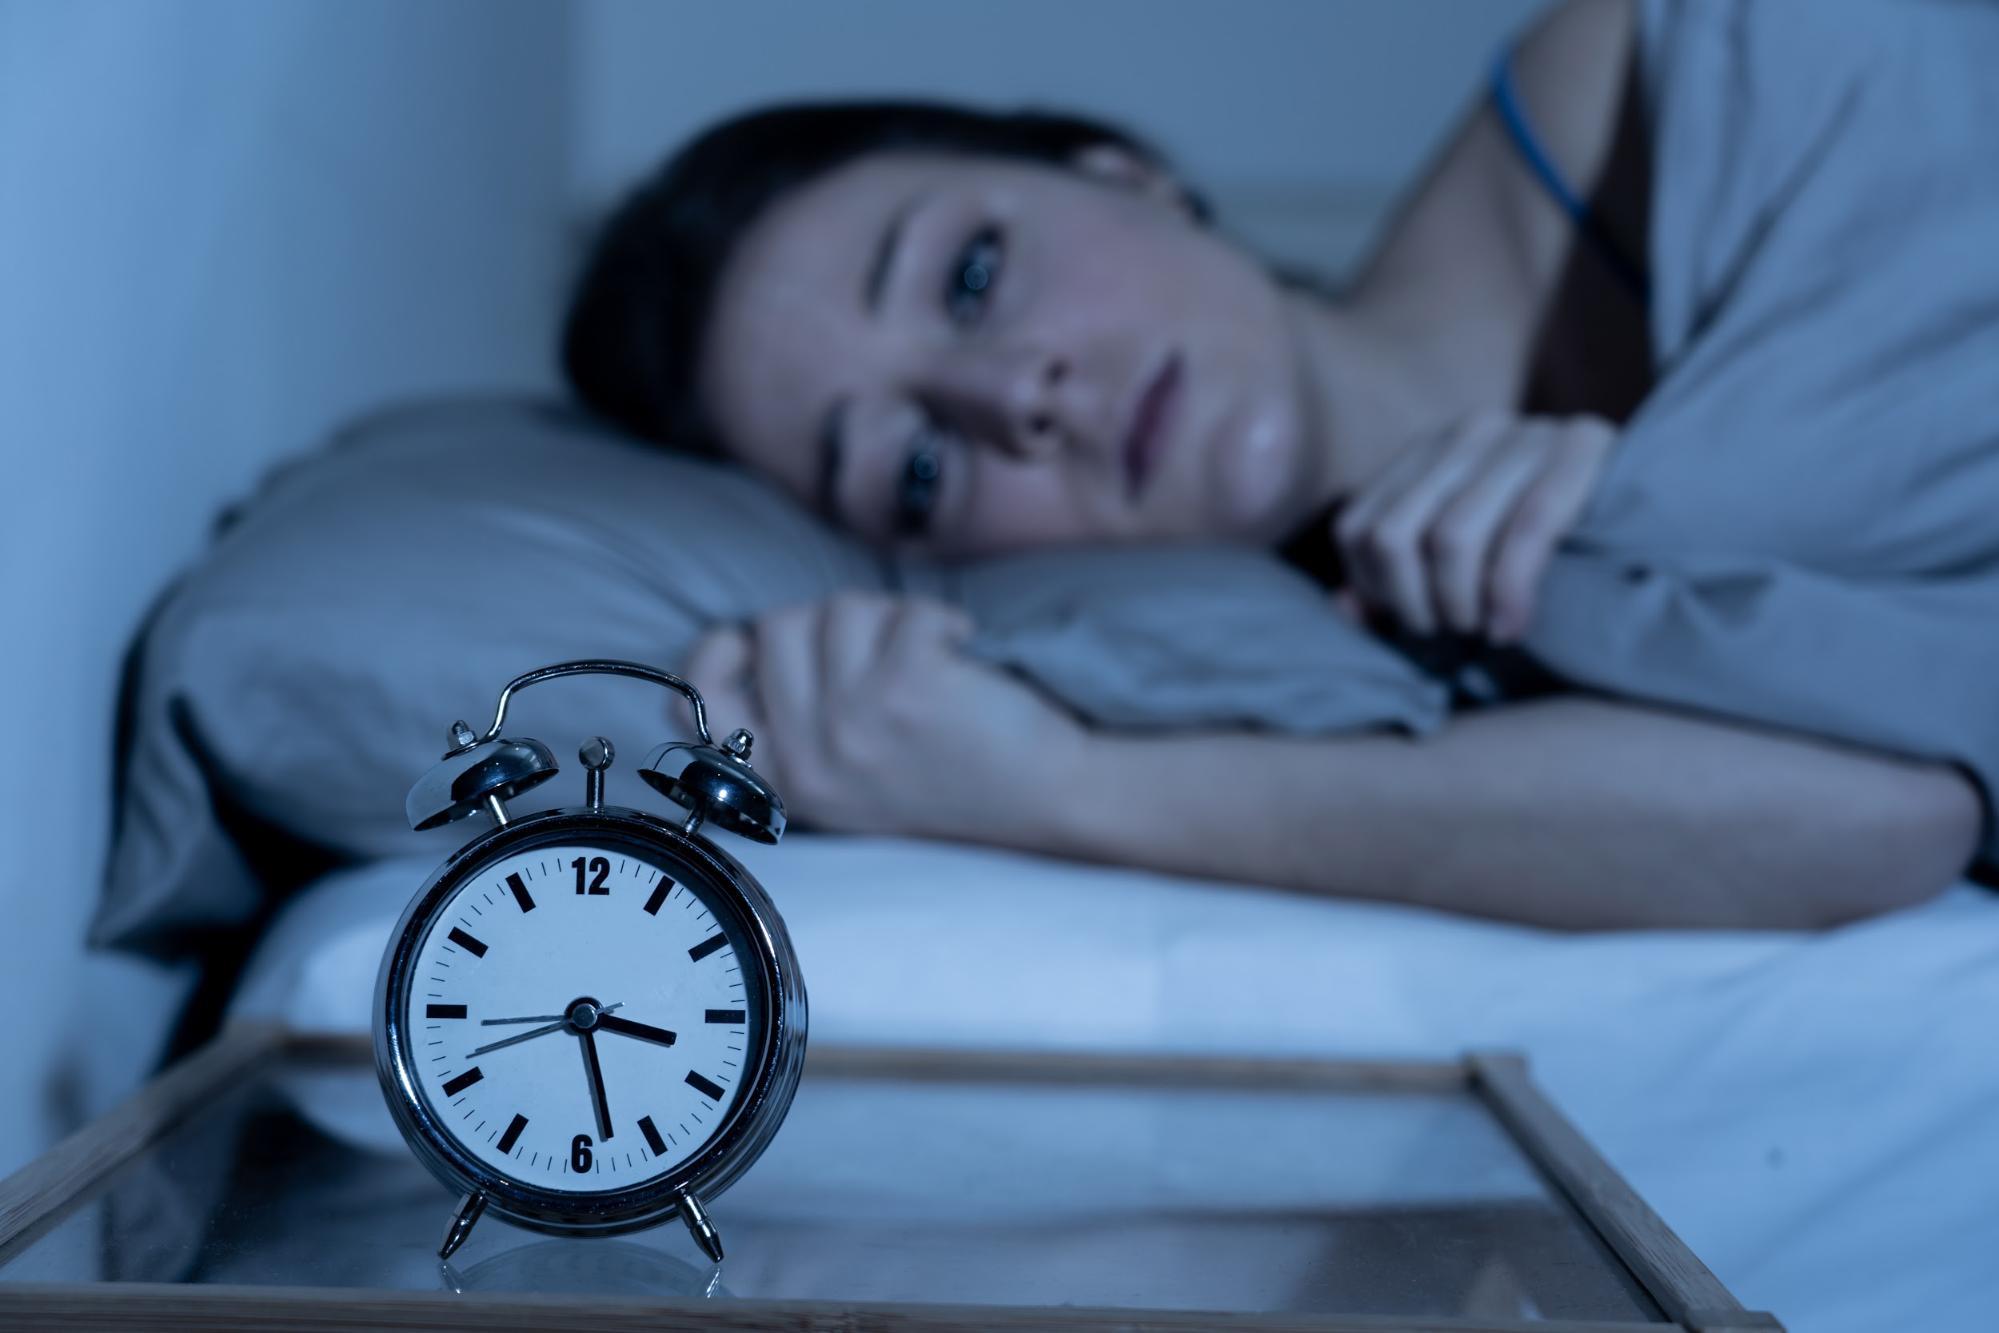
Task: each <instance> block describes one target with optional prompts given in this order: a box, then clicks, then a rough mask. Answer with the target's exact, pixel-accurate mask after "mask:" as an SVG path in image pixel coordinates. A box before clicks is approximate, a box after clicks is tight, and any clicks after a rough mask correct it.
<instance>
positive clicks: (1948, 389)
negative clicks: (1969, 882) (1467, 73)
mask: <svg viewBox="0 0 1999 1333" xmlns="http://www.w3.org/2000/svg"><path fill="white" fill-rule="evenodd" d="M1644 42H1645V66H1646V69H1647V71H1648V77H1649V81H1650V82H1649V87H1648V89H1647V94H1648V99H1649V104H1650V107H1651V111H1652V116H1651V119H1652V124H1653V126H1654V127H1655V136H1656V146H1655V153H1656V164H1657V166H1656V184H1655V201H1654V209H1655V211H1654V217H1653V225H1652V236H1653V240H1652V256H1651V258H1652V270H1653V285H1654V291H1653V302H1654V305H1653V311H1652V335H1653V339H1654V346H1655V350H1656V353H1657V356H1658V358H1659V361H1660V364H1661V365H1662V367H1663V376H1662V378H1661V381H1660V383H1659V385H1658V388H1657V390H1656V391H1655V392H1654V393H1653V394H1652V396H1651V397H1650V398H1649V399H1648V400H1647V401H1646V402H1645V404H1644V406H1643V408H1642V409H1641V410H1640V411H1639V413H1638V415H1637V416H1636V418H1635V419H1634V420H1633V421H1632V422H1631V423H1630V427H1629V429H1628V431H1627V432H1626V433H1625V435H1624V437H1623V438H1622V439H1621V440H1620V442H1619V444H1618V446H1617V449H1616V453H1615V455H1614V457H1613V459H1612V461H1611V463H1610V465H1609V467H1608V469H1607V472H1606V475H1605V477H1604V479H1603V484H1602V488H1601V490H1600V492H1599V493H1598V495H1597V496H1596V498H1595V501H1594V503H1593V504H1592V505H1591V507H1590V508H1589V510H1588V511H1587V513H1586V514H1585V516H1584V519H1583V522H1582V524H1581V527H1580V529H1579V531H1578V532H1577V533H1576V535H1575V538H1574V540H1573V541H1572V542H1570V543H1569V546H1568V549H1567V550H1566V551H1565V552H1564V554H1563V555H1562V556H1561V557H1560V558H1559V559H1558V560H1557V561H1556V562H1555V565H1554V567H1553V570H1552V573H1551V574H1550V576H1549V581H1548V584H1547V586H1546V588H1545V592H1544V596H1543V601H1542V610H1543V615H1542V618H1541V620H1540V623H1539V624H1538V625H1537V626H1536V628H1535V630H1534V632H1533V634H1532V636H1531V638H1530V642H1529V647H1530V648H1531V649H1532V651H1533V652H1534V653H1535V655H1536V656H1538V657H1539V658H1540V659H1541V660H1542V661H1544V662H1545V663H1547V664H1548V665H1549V666H1551V667H1553V668H1554V669H1556V670H1557V671H1559V672H1560V673H1561V674H1562V675H1564V676H1566V677H1568V678H1569V679H1571V680H1573V681H1576V682H1579V683H1583V684H1587V685H1591V686H1596V687H1600V688H1602V689H1605V690H1609V691H1612V692H1614V693H1617V694H1621V695H1628V696H1633V697H1637V698H1642V699H1647V700H1654V701H1659V702H1665V703H1670V704H1680V705H1687V706H1690V707H1694V708H1699V709H1704V710H1709V711H1712V712H1715V713H1720V714H1724V715H1728V716H1732V717H1736V718H1741V719H1746V720H1751V721H1756V722H1762V723H1769V724H1772V725H1776V726H1782V727H1789V728H1796V729H1798V730H1801V731H1805V732H1809V733H1813V734H1816V735H1821V736H1827V737H1833V738H1837V739H1842V740H1848V741H1853V742H1856V743H1859V744H1862V745H1867V746H1875V747H1879V748H1882V749H1885V750H1890V751H1895V752H1899V753H1903V754H1907V755H1911V756H1916V757H1922V758H1928V759H1935V760H1945V761H1950V762H1954V763H1957V764H1960V765H1962V766H1963V767H1964V768H1965V770H1966V771H1967V772H1969V773H1970V774H1971V775H1973V776H1974V777H1975V778H1976V779H1977V780H1978V781H1979V783H1980V784H1981V786H1982V787H1983V789H1984V791H1985V793H1986V796H1987V809H1988V811H1989V810H1990V808H1991V796H1992V794H1993V793H1994V792H1995V791H1999V7H1993V6H1988V5H1978V4H1964V3H1949V2H1938V3H1919V2H1911V3H1899V4H1892V5H1891V4H1884V3H1855V4H1842V3H1836V2H1834V0H1649V2H1648V3H1647V5H1646V7H1645V15H1644ZM1984 856H1985V858H1986V859H1987V860H1988V861H1999V837H1995V836H1994V829H1993V825H1992V823H1991V822H1990V821H1989V820H1988V824H1987V838H1986V840H1985V844H1984Z"/></svg>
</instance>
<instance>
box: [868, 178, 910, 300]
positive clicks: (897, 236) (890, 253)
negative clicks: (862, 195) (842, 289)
mask: <svg viewBox="0 0 1999 1333" xmlns="http://www.w3.org/2000/svg"><path fill="white" fill-rule="evenodd" d="M922 202H923V196H922V195H917V196H916V197H915V198H912V199H907V200H905V201H904V202H903V204H902V207H900V208H898V209H896V210H895V213H894V214H893V215H892V216H891V217H890V218H889V220H888V225H887V226H886V227H883V228H882V234H881V240H880V241H878V242H877V243H876V245H875V258H874V262H873V263H872V264H870V265H868V278H867V281H866V282H865V283H863V284H862V286H861V306H862V308H863V309H865V310H866V311H867V312H868V314H870V315H877V314H880V313H881V303H882V292H883V291H884V290H886V289H887V287H888V275H889V270H890V269H891V268H892V267H893V264H894V260H895V251H896V247H897V246H898V245H900V244H901V242H902V230H903V224H904V223H906V222H908V221H909V215H910V214H912V213H914V212H915V211H916V209H917V207H918V205H920V204H922Z"/></svg>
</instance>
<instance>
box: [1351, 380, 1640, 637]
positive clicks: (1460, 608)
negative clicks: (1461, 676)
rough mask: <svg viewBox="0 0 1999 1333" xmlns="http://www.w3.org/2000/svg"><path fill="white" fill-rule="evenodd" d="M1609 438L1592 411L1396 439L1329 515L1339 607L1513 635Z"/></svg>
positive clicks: (1478, 423) (1525, 621)
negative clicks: (1378, 467)
mask: <svg viewBox="0 0 1999 1333" xmlns="http://www.w3.org/2000/svg"><path fill="white" fill-rule="evenodd" d="M1616 438H1617V432H1616V428H1615V427H1614V426H1612V425H1611V424H1610V423H1609V422H1607V421H1605V420H1603V419H1602V418H1600V417H1590V416H1579V417H1519V416H1512V415H1505V414H1494V415H1481V416H1477V417H1474V418H1472V419H1470V420H1468V421H1466V422H1464V423H1462V424H1460V425H1457V426H1454V427H1452V428H1451V429H1449V430H1447V431H1445V432H1444V433H1442V434H1441V435H1438V436H1436V437H1435V438H1433V439H1428V440H1421V441H1417V442H1415V443H1412V444H1410V445H1408V446H1407V447H1406V448H1404V449H1403V450H1402V451H1401V452H1399V453H1397V454H1396V455H1395V456H1394V458H1393V459H1391V460H1390V462H1389V464H1388V466H1387V467H1385V468H1383V469H1382V471H1381V472H1380V474H1379V475H1377V476H1376V477H1374V478H1373V479H1372V480H1371V481H1369V482H1368V483H1367V484H1366V485H1364V486H1362V487H1361V488H1360V489H1359V490H1357V491H1356V492H1355V493H1354V494H1353V496H1352V497H1351V498H1350V499H1349V500H1348V502H1347V503H1346V504H1345V505H1344V506H1343V507H1342V508H1341V510H1340V513H1339V514H1338V516H1337V517H1336V518H1335V519H1334V521H1333V538H1334V541H1335V542H1336V544H1337V545H1338V546H1339V549H1340V555H1341V558H1342V560H1343V562H1344V563H1345V566H1346V570H1347V577H1348V585H1349V587H1348V590H1349V591H1350V593H1351V594H1352V596H1351V597H1347V598H1345V599H1343V601H1344V606H1345V609H1347V610H1348V611H1349V612H1355V611H1358V610H1360V609H1361V608H1362V607H1372V608H1380V609H1383V610H1386V611H1389V612H1392V613H1393V614H1394V615H1395V617H1396V618H1397V619H1399V620H1400V621H1401V622H1402V625H1403V627H1404V628H1406V629H1407V630H1409V631H1410V632H1411V633H1414V634H1434V633H1436V632H1437V630H1438V629H1439V628H1440V627H1441V628H1444V629H1449V630H1455V631H1457V632H1458V633H1460V634H1476V633H1479V632H1481V631H1483V632H1484V633H1485V635H1486V636H1487V637H1488V638H1489V639H1491V640H1492V641H1493V642H1494V643H1510V642H1513V641H1515V640H1517V639H1519V638H1520V637H1521V636H1522V635H1524V634H1525V633H1526V632H1527V627H1528V625H1529V624H1530V623H1531V622H1532V621H1533V618H1534V602H1535V596H1536V594H1537V592H1538V591H1539V588H1540V584H1541V577H1542V575H1543V574H1545V573H1546V572H1547V569H1548V561H1549V559H1550V558H1551V557H1552V556H1553V555H1554V552H1555V544H1556V543H1557V542H1558V541H1560V540H1561V538H1562V537H1563V536H1564V535H1565V534H1566V533H1567V532H1568V530H1569V529H1570V528H1571V527H1572V526H1573V525H1574V524H1575V521H1576V519H1577V517H1578V516H1579V515H1580V514H1581V513H1582V509H1583V506H1584V505H1585V504H1586V503H1587V502H1588V500H1589V497H1590V494H1591V492H1592V491H1593V490H1594V489H1595V487H1596V481H1597V476H1598V474H1599V473H1600V472H1601V471H1602V469H1603V463H1604V460H1605V459H1606V458H1607V457H1608V456H1609V454H1610V447H1611V445H1612V443H1614V442H1615V440H1616Z"/></svg>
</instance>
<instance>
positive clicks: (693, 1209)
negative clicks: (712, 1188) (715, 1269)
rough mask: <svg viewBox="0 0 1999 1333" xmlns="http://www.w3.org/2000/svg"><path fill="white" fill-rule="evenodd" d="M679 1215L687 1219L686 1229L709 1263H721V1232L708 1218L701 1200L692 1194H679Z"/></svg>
mask: <svg viewBox="0 0 1999 1333" xmlns="http://www.w3.org/2000/svg"><path fill="white" fill-rule="evenodd" d="M680 1215H681V1216H682V1217H684V1218H686V1219H687V1230H688V1232H689V1233H690V1234H691V1235H692V1236H693V1237H694V1243H695V1244H696V1245H699V1246H700V1247H701V1253H703V1254H705V1255H707V1256H708V1260H709V1262H710V1263H717V1264H719V1263H721V1262H722V1233H721V1232H719V1231H717V1230H715V1224H714V1223H713V1222H710V1221H709V1220H708V1210H707V1209H706V1208H703V1207H702V1206H701V1200H699V1199H697V1198H695V1197H694V1196H693V1195H692V1194H683V1195H681V1196H680Z"/></svg>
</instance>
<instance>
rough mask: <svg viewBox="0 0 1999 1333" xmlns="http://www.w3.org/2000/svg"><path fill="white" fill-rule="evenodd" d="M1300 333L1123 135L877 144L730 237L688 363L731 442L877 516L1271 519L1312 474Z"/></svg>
mask: <svg viewBox="0 0 1999 1333" xmlns="http://www.w3.org/2000/svg"><path fill="white" fill-rule="evenodd" d="M1301 348H1302V340H1301V339H1300V337H1299V335H1298V333H1297V330H1296V329H1295V327H1294V316H1293V315H1292V314H1291V313H1290V310H1289V303H1288V302H1287V300H1286V298H1285V296H1284V294H1283V292H1282V291H1281V289H1280V288H1279V287H1278V286H1277V284H1276V283H1275V282H1274V281H1273V280H1272V279H1271V278H1270V277H1269V275H1268V274H1267V273H1266V272H1265V271H1264V269H1263V268H1262V267H1261V266H1260V265H1259V264H1258V263H1256V262H1255V261H1254V260H1253V259H1252V258H1250V257H1249V256H1248V255H1246V254H1244V253H1243V252H1242V251H1240V250H1238V249H1237V248H1236V247H1234V246H1232V245H1230V244H1228V243H1227V242H1225V241H1223V240H1221V239H1220V238H1218V237H1216V236H1215V235H1213V234H1212V233H1210V232H1208V231H1206V230H1204V229H1202V228H1201V227H1200V226H1199V225H1197V224H1196V223H1195V222H1194V221H1193V220H1192V219H1191V217H1190V216H1189V214H1188V212H1187V210H1186V208H1185V206H1184V204H1183V202H1182V201H1181V199H1180V196H1179V193H1178V190H1177V188H1175V187H1174V186H1173V184H1172V182H1171V181H1169V180H1165V179H1163V178H1161V177H1160V176H1159V175H1158V174H1157V173H1156V172H1153V171H1151V170H1150V169H1149V168H1147V167H1146V166H1144V165H1143V164H1142V163H1139V162H1138V161H1136V160H1135V159H1133V158H1131V157H1130V156H1129V155H1126V154H1124V153H1121V152H1118V151H1117V150H1114V149H1109V148H1105V149H1093V150H1090V151H1089V152H1087V153H1086V154H1084V155H1083V156H1082V157H1080V158H1079V159H1078V163H1077V166H1076V167H1075V168H1074V169H1070V168H1062V167H1056V166H1049V165H1042V164H1038V163H1031V162H1013V161H1009V160H1005V159H990V158H974V157H954V156H948V155H915V154H877V155H871V156H867V157H863V158H859V159H857V160H855V161H853V162H851V163H849V164H846V165H844V166H842V167H841V168H839V169H837V170H835V171H832V172H828V173H827V174H826V175H824V176H822V177H820V178H818V179H816V180H814V181H812V182H810V183H809V184H807V185H805V186H802V187H800V188H798V189H797V190H794V191H792V192H790V193H789V194H787V195H785V196H782V197H781V198H780V199H779V200H778V202H777V203H776V204H774V205H773V206H772V207H771V208H770V209H769V210H768V211H767V213H766V214H765V215H764V216H763V217H762V218H760V219H759V220H758V221H757V223H756V224H755V225H754V226H753V227H752V228H750V229H749V231H748V232H747V233H746V234H745V235H744V236H743V238H742V239H741V241H740V242H739V243H738V245H737V247H736V249H735V251H734V253H733V254H732V255H731V257H730V259H729V261H728V263H727V265H726V267H725V268H724V271H723V273H722V274H721V277H720V281H719V283H718V286H717V291H716V300H715V307H714V314H713V319H712V323H711V325H710V327H709V329H708V337H707V339H706V341H705V344H704V349H703V361H702V365H701V366H700V368H699V377H698V384H699V389H700V392H701V394H702V398H703V405H704V407H705V408H706V410H707V412H708V414H709V417H710V419H711V420H712V421H713V422H714V423H715V425H716V428H717V429H718V431H719V433H720V435H721V437H722V439H723V441H724V444H725V447H726V448H727V449H728V451H729V452H730V453H731V454H732V455H734V456H736V457H738V458H740V459H741V460H743V461H745V462H747V463H748V464H750V465H751V466H752V467H755V468H756V469H758V470H760V471H762V472H764V473H766V474H768V475H769V476H771V477H773V478H775V479H776V480H777V481H778V482H779V483H780V484H782V485H783V486H785V487H786V488H787V489H788V490H790V491H791V492H792V493H793V494H795V495H797V496H798V497H799V498H800V499H802V500H804V501H805V502H807V503H808V504H813V505H815V506H816V507H819V508H821V510H822V512H824V513H826V514H827V516H828V517H830V518H832V519H833V520H834V521H836V522H838V523H840V524H842V525H844V526H846V527H848V528H851V529H852V530H854V531H856V532H858V533H860V534H861V535H863V536H865V537H868V538H870V539H873V540H877V541H881V542H884V543H887V542H902V543H907V544H909V545H911V546H913V547H915V548H916V549H920V550H926V551H929V552H932V553H934V554H937V555H940V556H947V557H948V556H972V555H982V554H990V553H994V552H1001V551H1012V550H1019V549H1022V548H1026V547H1032V546H1041V545H1048V544H1053V543H1058V542H1074V541H1117V540H1136V539H1148V538H1150V539H1185V538H1214V539H1224V540H1232V539H1240V540H1253V541H1264V542H1267V541H1271V540H1275V539H1276V537H1278V536H1279V535H1281V534H1282V533H1283V532H1284V531H1286V530H1288V528H1289V526H1290V525H1291V524H1292V523H1293V522H1295V521H1296V520H1298V519H1300V518H1302V514H1298V513H1296V512H1295V510H1296V508H1297V497H1299V496H1300V495H1303V494H1305V493H1306V492H1307V491H1308V490H1309V485H1308V474H1309V471H1310V468H1311V458H1310V453H1311V450H1310V448H1309V443H1308V436H1309V434H1310V433H1311V430H1312V427H1311V421H1310V417H1311V413H1310V411H1309V409H1308V403H1309V397H1308V394H1307V393H1306V391H1305V385H1306V383H1307V378H1306V376H1305V374H1304V368H1303V366H1304V363H1303V357H1302V350H1301Z"/></svg>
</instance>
